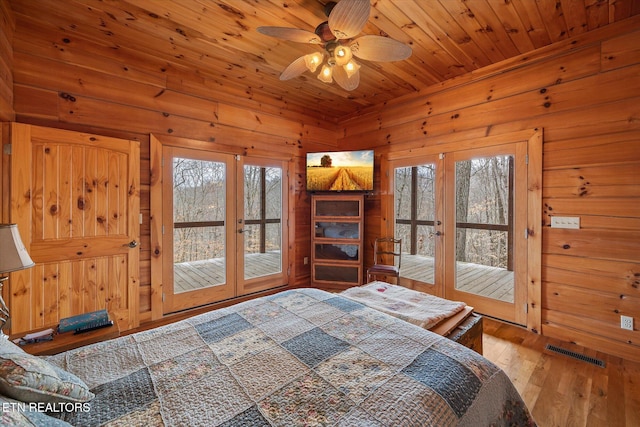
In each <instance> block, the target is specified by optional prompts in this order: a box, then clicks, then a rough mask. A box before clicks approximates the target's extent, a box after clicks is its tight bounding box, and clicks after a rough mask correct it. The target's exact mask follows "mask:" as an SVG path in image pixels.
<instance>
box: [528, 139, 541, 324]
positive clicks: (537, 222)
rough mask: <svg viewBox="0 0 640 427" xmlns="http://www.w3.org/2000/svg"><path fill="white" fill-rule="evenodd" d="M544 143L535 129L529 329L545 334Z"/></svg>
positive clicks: (531, 143)
mask: <svg viewBox="0 0 640 427" xmlns="http://www.w3.org/2000/svg"><path fill="white" fill-rule="evenodd" d="M542 143H543V130H542V129H541V128H540V129H535V130H534V133H533V135H532V136H531V138H529V143H528V144H527V158H528V160H529V164H528V167H527V232H528V233H529V235H528V238H527V264H528V265H527V287H528V289H527V329H529V330H530V331H532V332H535V333H537V334H539V333H541V332H542Z"/></svg>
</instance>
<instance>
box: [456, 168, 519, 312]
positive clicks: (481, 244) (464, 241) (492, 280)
mask: <svg viewBox="0 0 640 427" xmlns="http://www.w3.org/2000/svg"><path fill="white" fill-rule="evenodd" d="M512 177H513V157H512V156H495V157H488V158H479V159H471V160H465V161H460V162H456V242H455V243H456V289H459V290H463V291H465V292H470V293H475V294H478V295H482V296H486V297H489V298H494V299H499V300H502V301H507V302H513V291H514V282H513V266H512V265H511V258H512V256H511V254H512V242H513V236H512V234H513V233H512V225H511V224H510V222H511V220H512V218H513V212H512V210H513V207H512V202H511V200H512V194H511V193H512V192H513V186H512V183H511V181H512V179H513V178H512Z"/></svg>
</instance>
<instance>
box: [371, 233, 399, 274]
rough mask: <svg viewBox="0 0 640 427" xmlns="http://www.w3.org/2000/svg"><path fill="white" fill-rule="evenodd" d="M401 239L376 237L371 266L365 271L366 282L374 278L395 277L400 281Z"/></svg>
mask: <svg viewBox="0 0 640 427" xmlns="http://www.w3.org/2000/svg"><path fill="white" fill-rule="evenodd" d="M401 261H402V239H394V238H393V237H378V238H377V239H376V240H375V242H374V244H373V265H372V266H371V267H369V268H368V269H367V282H371V281H372V278H373V277H375V276H387V277H395V278H396V284H398V281H399V280H400V262H401Z"/></svg>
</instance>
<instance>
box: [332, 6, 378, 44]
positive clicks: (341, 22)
mask: <svg viewBox="0 0 640 427" xmlns="http://www.w3.org/2000/svg"><path fill="white" fill-rule="evenodd" d="M370 11H371V5H370V4H369V0H342V1H340V2H338V4H336V6H335V7H334V8H333V10H332V11H331V13H330V14H329V28H331V32H332V33H333V35H334V36H336V38H337V39H350V38H353V37H355V36H357V35H358V34H360V33H361V32H362V29H363V28H364V26H365V24H366V23H367V21H368V20H369V13H370Z"/></svg>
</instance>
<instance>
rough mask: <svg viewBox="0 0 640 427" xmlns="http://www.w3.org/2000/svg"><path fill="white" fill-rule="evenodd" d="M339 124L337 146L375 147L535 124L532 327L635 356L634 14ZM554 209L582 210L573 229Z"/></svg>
mask: <svg viewBox="0 0 640 427" xmlns="http://www.w3.org/2000/svg"><path fill="white" fill-rule="evenodd" d="M340 125H341V126H342V128H343V130H342V131H343V135H344V136H343V137H341V138H340V140H339V146H340V147H341V148H343V149H346V148H350V149H364V148H375V150H376V155H377V156H380V157H384V156H386V155H388V154H389V153H394V152H399V151H405V150H407V149H411V148H418V147H422V146H428V145H434V144H438V141H439V137H443V136H445V135H446V136H447V137H448V138H451V137H452V135H455V134H457V135H458V137H457V138H459V139H460V140H461V141H462V140H469V139H473V138H477V137H482V136H485V135H489V136H490V135H499V134H503V133H508V132H515V131H520V130H526V129H533V128H543V129H544V146H543V217H542V218H540V221H542V223H543V237H542V240H543V243H542V245H543V249H542V251H543V254H542V319H541V320H542V325H543V326H542V331H541V332H542V333H543V334H544V335H547V336H552V337H556V338H560V339H562V340H564V341H573V342H576V343H578V344H579V345H583V346H586V347H588V348H591V349H595V350H600V351H604V352H608V353H612V354H615V355H619V356H623V357H625V358H628V359H634V360H640V20H639V19H630V20H627V21H623V22H621V23H619V24H616V25H612V26H611V27H607V28H606V29H603V30H601V31H597V32H594V33H589V35H587V36H585V37H577V38H574V39H571V40H568V41H567V42H563V43H560V44H556V45H554V46H552V47H550V48H547V49H541V50H539V51H536V52H534V54H532V55H528V56H526V57H524V56H523V57H520V58H516V59H515V60H512V61H508V62H504V63H502V64H500V66H496V67H490V68H485V69H482V70H480V71H479V72H478V73H472V74H471V75H466V76H463V77H461V78H458V79H454V80H450V81H447V82H445V83H444V84H442V85H438V86H434V87H431V88H429V89H428V90H426V91H423V93H421V94H420V95H418V96H412V97H410V98H403V99H400V100H397V101H396V102H394V103H393V105H387V106H385V107H384V108H382V109H380V110H377V111H370V112H363V113H362V114H360V115H358V116H357V117H352V118H349V119H347V120H344V121H342V122H341V123H340ZM378 182H379V181H378ZM389 197H390V196H389ZM380 205H381V203H380V192H379V191H378V192H377V196H375V195H374V197H370V198H368V199H367V202H366V206H365V207H366V212H365V217H366V234H367V237H366V241H365V242H366V246H367V247H369V246H371V241H372V239H373V237H375V236H376V235H380V233H381V231H380V229H381V219H380ZM551 215H566V216H579V217H580V220H581V228H580V229H579V230H563V229H556V228H554V229H551V228H550V216H551ZM367 259H369V257H367V258H365V260H367ZM621 314H624V315H628V316H633V317H634V321H635V330H634V331H625V330H622V329H621V328H620V315H621Z"/></svg>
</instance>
